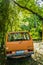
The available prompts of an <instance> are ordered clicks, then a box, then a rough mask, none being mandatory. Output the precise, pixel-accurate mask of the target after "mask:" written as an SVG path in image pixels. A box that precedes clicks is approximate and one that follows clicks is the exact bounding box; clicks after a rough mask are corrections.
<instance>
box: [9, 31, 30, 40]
mask: <svg viewBox="0 0 43 65" xmlns="http://www.w3.org/2000/svg"><path fill="white" fill-rule="evenodd" d="M29 39H30V36H29V34H28V33H27V32H26V33H10V34H8V41H20V40H29Z"/></svg>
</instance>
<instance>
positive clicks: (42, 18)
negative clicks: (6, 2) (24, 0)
mask: <svg viewBox="0 0 43 65" xmlns="http://www.w3.org/2000/svg"><path fill="white" fill-rule="evenodd" d="M13 2H14V3H15V4H16V5H18V6H19V7H20V8H23V9H25V10H28V11H30V12H32V13H33V14H35V15H36V16H38V17H39V18H40V20H43V17H42V16H41V15H39V14H38V13H36V12H34V11H33V10H31V9H29V8H27V7H25V6H22V5H20V4H19V3H17V2H16V1H14V0H13Z"/></svg>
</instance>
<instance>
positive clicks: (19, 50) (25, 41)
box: [5, 32, 34, 58]
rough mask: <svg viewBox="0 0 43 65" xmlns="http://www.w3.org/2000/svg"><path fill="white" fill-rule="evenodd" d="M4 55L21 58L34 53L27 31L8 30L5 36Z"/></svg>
mask: <svg viewBox="0 0 43 65" xmlns="http://www.w3.org/2000/svg"><path fill="white" fill-rule="evenodd" d="M5 45H6V56H7V57H9V58H21V57H26V56H30V55H31V54H33V53H34V46H33V40H32V38H31V36H30V34H29V32H9V33H7V36H6V43H5Z"/></svg>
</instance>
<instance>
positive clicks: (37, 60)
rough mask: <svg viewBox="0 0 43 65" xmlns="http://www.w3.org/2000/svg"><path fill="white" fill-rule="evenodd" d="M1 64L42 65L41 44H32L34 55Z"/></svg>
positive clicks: (42, 48)
mask: <svg viewBox="0 0 43 65" xmlns="http://www.w3.org/2000/svg"><path fill="white" fill-rule="evenodd" d="M3 63H4V64H3ZM3 63H0V65H43V43H42V42H34V54H33V55H32V56H31V57H26V58H20V59H7V60H6V61H3Z"/></svg>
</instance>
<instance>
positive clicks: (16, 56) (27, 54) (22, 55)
mask: <svg viewBox="0 0 43 65" xmlns="http://www.w3.org/2000/svg"><path fill="white" fill-rule="evenodd" d="M31 54H34V52H33V51H31V52H28V53H26V54H25V53H24V54H6V56H7V57H9V58H21V57H27V56H30V55H31Z"/></svg>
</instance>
